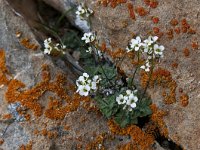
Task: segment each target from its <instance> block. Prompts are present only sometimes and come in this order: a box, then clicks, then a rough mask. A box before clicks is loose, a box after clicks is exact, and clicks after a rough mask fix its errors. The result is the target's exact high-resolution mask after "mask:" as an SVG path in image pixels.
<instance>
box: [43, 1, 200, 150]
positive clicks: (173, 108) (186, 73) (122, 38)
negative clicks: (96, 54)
mask: <svg viewBox="0 0 200 150" xmlns="http://www.w3.org/2000/svg"><path fill="white" fill-rule="evenodd" d="M45 1H46V2H47V3H49V4H53V3H54V6H55V7H61V6H60V5H62V7H63V6H65V7H64V8H63V9H61V10H60V11H63V12H64V10H65V9H67V8H68V7H69V5H68V4H70V5H71V6H72V5H78V3H79V2H80V1H78V0H77V1H76V0H71V1H67V0H60V1H59V3H56V1H55V0H45ZM93 2H94V3H91V1H85V3H86V4H87V5H88V6H89V7H90V8H91V9H92V10H93V11H94V16H93V17H92V18H91V21H92V28H91V29H92V31H96V32H97V35H98V37H99V38H100V39H101V40H102V41H106V44H107V46H108V47H112V48H113V49H117V48H123V49H125V48H126V46H127V45H128V41H129V40H130V39H131V38H132V34H133V33H134V34H135V35H136V36H141V37H144V38H146V37H147V36H148V34H147V33H149V32H150V31H152V29H153V27H159V28H160V32H163V33H164V36H163V37H161V38H160V40H159V43H160V44H162V45H163V46H164V47H165V52H164V57H163V58H162V61H161V63H160V64H159V66H160V67H162V68H166V69H167V70H169V71H170V72H171V74H172V77H173V79H174V80H175V81H176V83H177V90H176V99H177V102H176V103H174V104H171V105H165V104H164V103H163V97H162V96H160V95H161V93H162V89H161V88H158V87H157V88H155V89H151V90H149V93H150V94H151V96H152V99H153V102H154V103H156V104H157V105H158V106H159V107H160V108H162V109H164V110H168V111H169V114H168V116H166V117H165V122H166V125H167V127H168V130H169V138H170V139H172V140H173V141H174V142H176V143H177V144H180V145H181V146H182V147H183V148H184V149H190V150H196V149H199V148H200V145H199V143H200V138H199V137H200V133H199V132H198V131H199V129H200V128H199V127H200V121H199V119H198V118H199V115H198V114H199V113H200V112H199V109H198V108H199V105H200V104H199V100H200V97H199V91H200V83H199V81H200V71H199V67H200V62H199V58H200V50H199V48H198V49H196V50H195V49H193V48H192V46H191V44H192V42H198V43H200V36H199V32H200V21H199V20H200V15H199V8H200V1H199V0H169V1H166V0H159V5H158V7H157V8H155V9H147V7H146V6H145V4H144V3H143V2H142V1H129V2H131V3H133V6H134V7H138V6H143V7H144V8H145V9H146V10H149V14H148V15H146V16H144V17H141V16H139V15H138V14H137V13H135V15H136V20H132V19H131V18H130V16H129V13H128V9H127V5H126V4H120V5H118V6H117V7H115V8H111V7H110V6H107V7H103V6H102V5H99V4H97V3H95V2H97V1H93ZM152 16H155V17H158V18H159V19H160V21H159V23H158V24H153V22H152ZM68 17H69V16H68ZM173 18H175V19H177V20H178V22H179V24H178V25H177V26H176V27H180V28H181V26H182V25H181V24H182V23H181V20H183V19H184V18H185V19H186V20H187V22H188V24H189V25H190V26H191V28H192V29H195V30H196V34H188V33H180V34H177V33H176V32H175V28H176V27H173V26H172V25H171V24H170V21H171V20H172V19H173ZM71 21H72V22H74V19H71ZM170 29H174V31H173V39H169V35H167V32H168V31H169V30H170ZM83 30H84V29H83ZM174 48H176V49H177V51H176V52H173V51H172V50H173V49H174ZM185 48H188V49H189V51H190V54H189V56H185V54H184V53H183V51H184V49H185ZM174 63H177V64H178V67H177V68H173V67H172V64H174ZM122 67H123V68H124V70H126V71H127V73H128V74H130V73H131V72H130V68H128V67H127V64H124V65H122ZM127 68H128V69H127ZM179 88H182V89H183V92H184V93H185V94H187V95H188V96H189V104H188V105H187V106H186V107H182V106H181V105H180V103H181V102H180V101H181V100H180V99H179V97H180V95H181V93H179V92H178V89H179Z"/></svg>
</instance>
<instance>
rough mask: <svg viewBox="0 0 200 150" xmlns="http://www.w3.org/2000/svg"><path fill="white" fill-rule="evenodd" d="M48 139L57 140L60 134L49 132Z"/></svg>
mask: <svg viewBox="0 0 200 150" xmlns="http://www.w3.org/2000/svg"><path fill="white" fill-rule="evenodd" d="M47 137H48V138H49V139H53V138H57V137H58V132H57V131H48V132H47Z"/></svg>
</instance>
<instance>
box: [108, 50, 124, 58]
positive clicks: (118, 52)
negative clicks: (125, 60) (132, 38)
mask: <svg viewBox="0 0 200 150" xmlns="http://www.w3.org/2000/svg"><path fill="white" fill-rule="evenodd" d="M107 53H108V55H109V56H110V57H111V58H112V59H117V58H122V57H123V56H124V55H125V53H126V51H125V50H123V49H120V48H119V49H117V50H115V51H112V50H110V49H107Z"/></svg>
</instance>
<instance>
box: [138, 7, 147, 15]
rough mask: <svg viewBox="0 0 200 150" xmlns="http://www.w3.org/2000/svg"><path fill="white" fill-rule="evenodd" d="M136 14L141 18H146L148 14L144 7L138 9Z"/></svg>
mask: <svg viewBox="0 0 200 150" xmlns="http://www.w3.org/2000/svg"><path fill="white" fill-rule="evenodd" d="M136 12H137V13H138V15H139V16H146V15H147V14H148V12H147V11H146V10H145V9H144V7H137V8H136Z"/></svg>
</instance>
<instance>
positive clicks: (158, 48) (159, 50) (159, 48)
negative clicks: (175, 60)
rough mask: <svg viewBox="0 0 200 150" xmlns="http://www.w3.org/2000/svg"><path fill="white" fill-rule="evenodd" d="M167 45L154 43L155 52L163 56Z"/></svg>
mask: <svg viewBox="0 0 200 150" xmlns="http://www.w3.org/2000/svg"><path fill="white" fill-rule="evenodd" d="M164 49H165V47H164V46H162V45H161V46H159V45H158V44H155V45H154V53H155V54H156V55H158V56H160V57H163V51H164Z"/></svg>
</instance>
